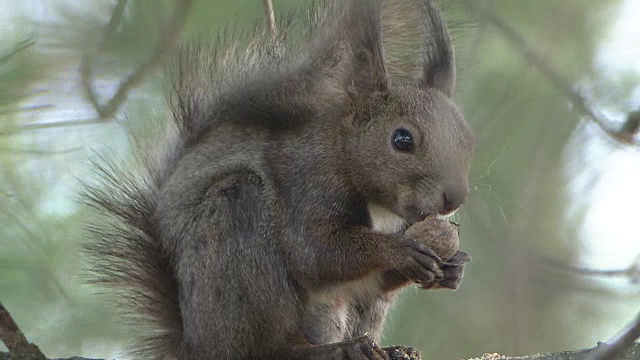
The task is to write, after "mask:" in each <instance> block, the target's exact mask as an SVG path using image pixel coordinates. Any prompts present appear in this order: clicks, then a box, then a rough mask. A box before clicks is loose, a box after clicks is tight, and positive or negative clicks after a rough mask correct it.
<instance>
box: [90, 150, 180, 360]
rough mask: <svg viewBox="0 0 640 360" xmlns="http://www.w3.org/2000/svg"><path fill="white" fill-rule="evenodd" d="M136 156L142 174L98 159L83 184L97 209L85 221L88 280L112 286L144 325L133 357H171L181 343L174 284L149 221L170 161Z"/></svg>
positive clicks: (122, 304)
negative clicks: (93, 174) (93, 176)
mask: <svg viewBox="0 0 640 360" xmlns="http://www.w3.org/2000/svg"><path fill="white" fill-rule="evenodd" d="M138 160H139V161H138V163H139V164H138V165H141V166H140V167H139V168H141V169H144V170H143V171H146V172H147V173H146V174H143V175H142V176H141V175H140V174H134V173H133V172H132V171H129V170H126V169H125V166H124V165H123V164H122V163H117V162H114V161H111V160H105V159H103V160H102V161H101V163H100V164H96V169H97V171H98V175H99V178H100V180H99V182H98V183H97V184H93V185H87V186H86V187H85V192H84V196H83V198H84V199H85V201H86V203H87V204H88V205H90V206H92V207H93V208H95V209H96V210H97V211H96V212H97V213H98V214H97V216H95V217H92V220H90V222H89V224H88V225H87V226H86V231H87V237H88V239H87V241H85V243H84V252H85V254H86V255H87V261H86V263H87V266H88V272H89V281H90V282H91V283H94V284H98V285H101V286H105V287H107V288H110V289H112V290H113V291H114V293H115V296H116V301H117V302H118V305H120V306H119V308H120V309H122V310H123V311H124V312H125V316H126V318H127V319H128V320H130V321H131V322H132V323H133V324H135V325H142V327H143V328H146V329H147V330H148V332H147V333H146V335H145V337H144V338H143V339H142V340H141V341H140V342H138V343H137V344H136V345H135V348H133V349H131V350H132V355H133V356H134V357H135V358H137V359H175V358H178V354H179V352H180V348H181V344H182V319H181V316H180V308H179V304H178V298H177V297H178V289H177V286H178V285H177V282H176V277H175V273H174V271H173V266H172V265H171V258H170V256H169V255H168V254H166V253H164V252H163V250H162V247H161V246H160V240H159V238H158V237H157V234H156V233H155V229H154V224H153V216H154V215H153V214H154V209H155V207H156V197H157V194H158V191H159V187H160V185H161V184H162V182H163V181H164V178H165V177H166V172H163V171H162V169H164V168H165V166H163V165H166V164H167V163H170V162H169V161H167V160H168V159H164V160H158V159H154V160H152V158H151V157H148V158H145V157H144V156H139V157H138ZM163 163H164V164H163Z"/></svg>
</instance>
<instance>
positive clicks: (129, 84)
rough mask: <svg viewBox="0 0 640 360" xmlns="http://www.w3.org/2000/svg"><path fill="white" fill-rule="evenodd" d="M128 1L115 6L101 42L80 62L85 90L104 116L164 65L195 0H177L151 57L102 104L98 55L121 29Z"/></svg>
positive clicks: (113, 113) (101, 115) (102, 117)
mask: <svg viewBox="0 0 640 360" xmlns="http://www.w3.org/2000/svg"><path fill="white" fill-rule="evenodd" d="M126 5H127V0H119V1H118V3H117V4H116V6H115V8H114V9H113V12H112V14H111V18H110V20H109V23H108V24H107V25H106V26H105V30H104V32H103V34H102V38H101V39H100V42H99V46H98V47H97V49H96V50H95V51H94V52H92V53H86V54H85V56H84V57H83V59H82V62H81V65H80V75H81V81H82V87H83V91H84V93H85V96H86V97H87V99H88V100H89V102H90V103H91V105H93V107H94V108H95V109H96V111H97V112H98V115H99V117H100V119H102V120H105V119H109V118H112V117H113V116H114V115H115V114H116V112H117V111H118V109H119V108H120V106H121V105H122V104H123V103H124V102H125V101H126V100H127V97H128V96H129V92H130V91H131V89H133V88H135V87H136V86H138V85H139V84H140V82H141V81H142V80H143V79H144V77H145V76H146V75H147V74H148V73H150V72H151V71H152V70H153V69H154V68H155V67H157V66H158V65H160V64H161V63H162V60H163V59H164V58H165V56H167V54H168V53H169V52H170V51H171V50H172V49H173V48H174V47H175V46H176V44H177V42H178V40H179V37H180V29H182V27H183V26H184V23H185V20H186V18H187V15H188V14H189V10H190V9H191V5H192V0H176V3H175V8H174V13H173V17H172V18H171V20H170V21H169V23H168V24H167V25H165V26H163V28H162V30H161V33H160V36H159V39H158V43H157V44H156V47H155V49H154V51H153V53H152V54H151V56H150V57H149V59H148V60H147V61H146V62H144V63H142V64H141V65H140V66H139V67H138V68H137V69H135V71H133V72H132V73H131V74H130V75H129V76H127V77H126V78H125V79H124V80H123V81H122V82H121V83H120V85H119V86H118V89H117V90H116V92H115V94H114V95H113V96H112V97H111V98H110V99H109V100H108V101H107V102H106V103H105V104H104V105H102V104H100V102H99V101H98V96H97V94H96V91H95V87H94V85H93V78H92V73H93V64H94V62H95V55H96V54H97V53H98V52H99V51H100V50H102V49H103V48H104V46H105V45H106V42H107V40H108V39H109V38H110V37H111V36H112V35H113V33H114V32H115V30H116V29H117V27H118V24H119V23H120V22H121V20H122V16H123V14H124V9H125V8H126Z"/></svg>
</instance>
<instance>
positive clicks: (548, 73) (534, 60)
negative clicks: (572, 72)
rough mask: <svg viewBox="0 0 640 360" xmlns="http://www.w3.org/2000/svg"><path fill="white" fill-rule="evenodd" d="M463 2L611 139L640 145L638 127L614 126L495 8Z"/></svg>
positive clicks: (469, 0) (472, 0)
mask: <svg viewBox="0 0 640 360" xmlns="http://www.w3.org/2000/svg"><path fill="white" fill-rule="evenodd" d="M464 2H465V3H466V4H467V6H468V7H469V8H471V9H472V10H473V12H474V13H477V14H480V16H481V17H482V18H484V19H485V20H487V21H489V22H490V23H492V24H493V26H495V27H496V28H497V29H498V30H500V31H501V32H502V34H503V35H504V36H505V38H507V39H508V40H509V41H510V42H511V43H512V44H513V45H514V46H515V47H516V48H518V49H519V50H520V52H521V53H522V57H523V58H524V60H525V61H526V62H527V63H529V64H530V65H533V66H535V67H536V68H538V70H539V71H540V72H541V73H542V74H543V75H544V76H545V77H546V78H547V79H549V81H551V83H552V84H553V85H554V86H555V87H556V88H558V89H559V90H560V91H561V92H562V93H563V94H564V95H565V96H566V97H567V98H568V99H569V101H570V102H571V103H572V104H573V105H574V106H575V107H576V109H578V111H580V112H581V113H582V114H583V115H585V116H586V117H588V118H590V119H591V120H592V121H593V122H594V123H595V124H596V125H598V127H600V129H602V130H603V131H604V132H605V134H607V135H609V136H610V137H611V138H612V139H614V140H616V141H618V142H621V143H624V144H627V145H639V144H638V142H637V141H636V140H635V139H634V136H635V135H636V134H637V132H638V126H636V127H635V128H633V130H634V131H635V132H629V128H631V127H627V126H622V128H621V129H620V130H617V129H614V128H613V127H612V125H611V124H612V121H611V120H610V119H608V118H607V117H606V116H605V115H604V114H603V113H601V112H600V111H598V110H597V109H596V108H594V107H592V106H591V105H590V104H589V102H588V101H587V98H586V96H585V95H584V94H582V93H581V92H580V91H579V90H578V89H576V88H575V87H574V86H572V84H571V82H570V81H569V80H568V79H566V78H565V77H564V76H563V75H562V74H561V73H560V72H559V71H557V70H556V69H555V68H554V67H553V66H552V65H551V64H550V63H549V61H548V60H547V58H546V57H545V56H544V55H542V53H541V52H540V51H538V50H537V49H535V48H534V47H533V46H531V45H530V44H529V43H528V42H527V40H526V39H525V38H524V37H523V36H522V35H520V34H519V33H517V32H516V31H515V30H514V29H513V28H511V27H510V26H509V25H508V24H507V23H506V22H505V21H504V20H502V19H501V18H500V17H498V16H496V15H495V14H494V13H493V12H492V11H490V10H487V9H486V8H484V7H483V6H479V5H478V2H477V1H474V0H464ZM638 117H640V116H636V117H635V119H637V118H638ZM639 121H640V120H639Z"/></svg>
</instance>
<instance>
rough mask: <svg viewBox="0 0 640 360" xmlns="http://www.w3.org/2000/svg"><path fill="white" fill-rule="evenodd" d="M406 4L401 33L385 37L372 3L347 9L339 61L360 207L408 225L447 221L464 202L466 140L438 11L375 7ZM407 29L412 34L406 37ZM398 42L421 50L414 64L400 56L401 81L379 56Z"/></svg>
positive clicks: (388, 30)
mask: <svg viewBox="0 0 640 360" xmlns="http://www.w3.org/2000/svg"><path fill="white" fill-rule="evenodd" d="M409 3H410V4H413V9H411V11H410V13H409V14H405V15H406V18H403V22H402V26H405V28H404V29H392V27H393V26H394V22H397V19H394V17H393V16H391V18H390V19H388V20H387V21H389V22H391V23H390V24H386V23H385V19H384V16H383V17H382V20H381V15H380V8H379V6H378V2H376V1H365V0H354V1H353V2H352V5H351V9H350V11H351V14H350V16H349V17H348V19H349V20H348V24H349V26H350V27H351V28H350V29H348V30H349V31H347V32H346V33H347V34H349V35H347V37H348V39H347V45H346V46H345V48H346V49H347V51H345V56H344V59H347V60H348V61H347V67H346V68H347V69H348V71H347V72H346V74H347V75H346V76H345V80H346V81H345V92H346V93H347V96H348V98H349V99H348V104H349V106H348V109H349V110H348V116H346V117H345V118H346V121H347V124H346V131H347V132H348V133H347V134H346V136H345V144H344V147H345V150H346V152H347V154H348V157H349V161H348V165H347V166H349V167H350V169H349V173H350V174H351V177H352V179H351V181H352V182H353V183H354V185H355V186H357V187H358V188H360V190H361V192H362V194H363V195H364V197H365V198H366V200H367V201H368V202H370V203H371V204H374V205H377V206H379V207H382V208H385V209H387V210H390V211H391V212H393V213H395V214H396V215H398V216H400V217H402V218H403V219H404V220H406V221H407V222H409V223H414V222H417V221H420V220H422V219H424V218H425V217H427V216H430V215H438V214H441V215H444V214H449V213H451V212H453V211H455V210H456V209H458V208H459V207H460V206H461V205H462V203H463V202H464V201H465V199H466V197H467V194H468V192H469V184H468V180H467V177H468V172H469V166H470V162H471V157H472V152H473V135H472V133H471V130H470V129H469V127H468V125H467V124H466V122H465V121H464V119H463V117H462V115H461V113H460V111H459V110H458V109H457V107H456V106H455V105H454V103H453V101H452V99H451V97H452V94H453V89H454V83H455V63H454V54H453V48H452V46H451V39H450V36H449V34H448V32H447V29H446V27H445V25H444V23H443V21H442V19H441V17H440V12H439V10H438V9H437V8H435V6H434V5H433V4H432V1H424V0H422V1H419V0H416V1H410V2H407V1H406V0H403V1H395V2H394V1H393V0H389V1H386V2H382V6H383V9H382V10H383V14H382V15H385V14H386V15H388V14H389V13H391V14H392V15H393V12H394V10H395V9H394V6H395V4H409ZM384 6H387V8H384ZM389 8H390V9H391V10H390V11H389ZM385 11H386V12H385ZM411 17H413V19H411ZM412 21H413V24H414V25H415V27H414V28H413V30H410V29H407V28H406V27H407V26H408V25H407V24H408V23H411V22H412ZM403 31H404V32H403ZM417 34H420V36H416V35H417ZM399 36H405V37H409V40H411V41H414V42H416V41H417V42H418V44H416V46H415V47H416V48H420V49H421V50H420V54H419V55H420V56H417V58H419V59H415V57H412V56H410V54H405V55H407V56H405V57H406V58H408V60H406V61H407V64H404V65H405V68H406V69H409V70H407V71H405V72H401V73H398V69H399V68H402V64H400V65H398V63H397V62H396V63H390V62H385V52H384V51H383V49H386V50H388V49H390V48H393V43H394V42H403V41H404V42H403V44H404V45H403V46H411V45H410V44H411V43H410V42H409V43H407V41H408V40H407V39H406V38H404V39H399V38H398V37H399ZM383 45H384V46H383ZM396 56H397V55H396ZM389 57H391V56H389ZM394 61H395V60H394ZM411 61H413V62H418V64H413V63H411ZM387 69H391V70H390V71H388V70H387ZM414 69H418V71H413V70H414Z"/></svg>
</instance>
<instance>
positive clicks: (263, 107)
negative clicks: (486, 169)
mask: <svg viewBox="0 0 640 360" xmlns="http://www.w3.org/2000/svg"><path fill="white" fill-rule="evenodd" d="M298 25H299V24H296V23H294V22H293V21H290V22H289V23H288V24H282V25H280V27H279V36H278V37H277V39H275V41H273V40H270V37H269V35H268V34H266V32H265V35H263V34H262V33H261V32H259V31H257V32H253V33H251V34H249V36H248V39H247V40H246V41H245V44H243V43H242V41H243V40H242V36H240V35H238V37H237V38H233V39H228V40H223V41H221V42H218V43H216V44H214V45H211V46H208V45H206V44H202V42H201V43H199V44H195V45H194V44H192V45H190V46H187V47H185V48H183V49H182V50H181V51H180V57H179V60H178V61H177V66H176V67H175V69H176V71H175V78H176V80H175V83H174V91H173V92H172V95H171V99H170V103H171V105H172V109H173V114H172V115H173V116H172V121H171V126H172V129H174V130H175V131H171V132H170V133H171V136H169V137H168V138H167V139H166V140H164V141H163V142H161V144H160V145H161V149H160V150H161V151H158V150H157V149H156V150H149V149H146V150H145V149H141V148H139V149H137V152H138V154H137V155H138V158H139V160H140V168H139V169H136V172H134V171H127V170H125V169H124V168H123V167H122V166H119V165H118V164H117V163H114V162H111V163H108V164H107V165H103V166H102V167H101V168H100V170H101V172H102V174H103V176H102V181H101V184H100V185H99V186H93V187H91V188H89V190H88V192H87V197H88V199H89V201H90V202H91V203H92V204H93V205H94V206H96V207H98V208H99V209H101V211H102V212H103V213H104V214H105V217H104V219H103V220H101V221H100V222H97V221H96V222H94V223H93V224H92V225H90V226H89V230H90V232H91V236H92V238H93V241H92V242H91V243H90V244H89V245H87V249H88V251H89V252H90V254H91V260H90V261H91V266H92V269H93V271H94V273H95V276H97V278H96V281H98V282H102V283H104V284H106V285H107V286H110V287H112V288H114V289H115V290H116V291H118V292H119V294H120V295H121V296H120V298H121V300H122V303H123V304H124V306H125V307H126V308H127V309H129V310H130V312H131V313H132V314H133V315H134V317H135V319H136V320H137V321H139V322H142V323H145V324H147V325H149V326H150V327H151V330H152V332H151V334H150V336H149V337H148V338H146V340H144V341H143V342H141V343H140V344H138V346H137V347H136V354H137V355H138V356H139V357H140V358H152V359H182V360H187V359H188V360H202V359H336V360H337V359H352V360H356V359H389V358H390V355H389V354H390V351H391V350H390V349H389V348H385V349H383V348H381V347H380V346H379V345H378V341H379V340H380V336H381V331H382V326H383V322H384V319H385V316H386V313H387V309H388V308H389V306H390V304H391V303H392V302H393V300H394V297H395V294H396V293H397V290H398V289H401V288H403V287H406V286H408V285H410V284H413V283H418V284H421V285H422V286H423V287H425V288H433V287H442V288H452V289H455V288H457V287H458V285H459V283H460V280H461V278H462V273H463V266H464V263H465V262H467V261H468V260H469V257H468V255H467V254H466V253H464V252H461V251H460V252H457V253H456V254H455V255H454V256H453V257H452V258H451V259H449V260H448V261H443V260H442V259H440V258H439V257H438V255H437V254H436V253H434V251H432V250H431V248H430V247H429V246H427V245H426V244H425V243H424V242H422V241H416V239H413V238H411V237H409V236H407V235H405V234H404V232H403V230H404V229H405V228H406V227H407V226H408V225H411V224H414V223H416V222H419V221H422V220H424V219H425V218H428V217H433V216H436V215H438V214H448V213H451V212H452V211H454V210H456V209H457V208H458V207H460V205H461V204H462V203H463V202H464V200H465V198H466V196H467V194H468V182H467V175H468V169H469V163H470V160H471V156H472V149H473V136H472V134H471V131H470V130H469V128H468V126H467V124H466V123H465V121H464V119H463V117H462V115H461V113H460V112H459V110H458V109H457V108H456V106H455V105H454V103H453V102H452V99H451V97H452V94H453V90H454V82H455V63H454V51H453V48H452V45H451V38H450V36H449V33H448V32H447V29H446V27H445V25H444V22H443V20H442V19H441V15H440V11H439V9H438V8H437V7H436V5H435V4H434V3H433V2H432V1H431V0H412V1H409V0H380V1H377V0H350V1H334V2H324V3H323V6H321V7H320V10H318V11H317V12H314V13H312V16H310V21H309V22H308V23H305V26H306V28H305V30H306V34H307V35H306V36H301V35H300V34H301V33H302V31H300V29H299V27H298ZM394 49H404V50H403V51H402V53H399V52H396V51H395V50H394ZM412 52H413V53H412ZM159 154H162V155H159ZM140 169H141V170H142V171H143V175H139V171H140Z"/></svg>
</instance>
